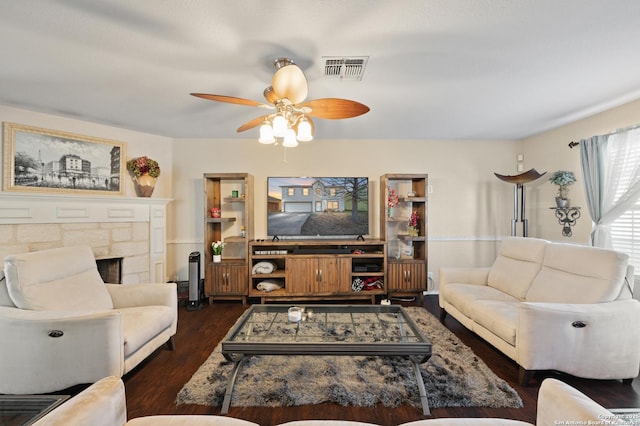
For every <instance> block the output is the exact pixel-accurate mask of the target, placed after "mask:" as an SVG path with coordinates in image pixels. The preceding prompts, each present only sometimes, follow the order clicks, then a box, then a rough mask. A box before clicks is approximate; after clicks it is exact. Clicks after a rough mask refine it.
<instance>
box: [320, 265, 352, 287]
mask: <svg viewBox="0 0 640 426" xmlns="http://www.w3.org/2000/svg"><path fill="white" fill-rule="evenodd" d="M318 271H319V274H318V275H319V277H318V278H319V279H318V283H317V292H318V293H324V294H327V293H330V294H345V293H351V259H347V258H342V257H336V256H331V257H321V258H319V259H318Z"/></svg>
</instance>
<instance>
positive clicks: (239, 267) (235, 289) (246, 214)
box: [203, 173, 253, 303]
mask: <svg viewBox="0 0 640 426" xmlns="http://www.w3.org/2000/svg"><path fill="white" fill-rule="evenodd" d="M203 186H204V208H205V211H204V252H203V254H204V256H203V258H204V265H205V269H204V270H205V286H204V287H205V296H206V297H208V298H209V301H210V302H211V301H212V300H213V299H214V298H216V299H240V300H242V302H243V303H246V298H247V295H248V288H247V280H248V272H247V271H248V253H249V241H251V240H252V239H253V176H252V175H250V174H248V173H205V174H204V175H203ZM233 193H236V194H237V196H236V197H234V196H232V195H231V194H233ZM214 208H215V209H220V217H213V212H212V209H214ZM243 227H244V236H242V228H243ZM216 241H222V242H223V243H224V250H223V252H222V261H221V262H219V263H216V262H213V256H212V254H213V253H212V251H211V243H213V242H216Z"/></svg>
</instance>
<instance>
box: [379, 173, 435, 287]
mask: <svg viewBox="0 0 640 426" xmlns="http://www.w3.org/2000/svg"><path fill="white" fill-rule="evenodd" d="M427 188H428V175H426V174H385V175H382V176H381V177H380V238H381V239H383V240H385V241H386V245H387V264H388V266H387V291H388V294H389V295H390V296H394V295H395V296H405V295H416V294H418V295H419V296H420V297H421V296H422V292H423V291H425V290H427V260H428V245H427V223H428V222H427V212H428V210H427V207H428V203H427ZM391 190H393V191H395V194H396V195H397V196H398V203H397V205H395V206H393V208H392V210H391V211H390V208H389V205H388V204H389V201H388V200H389V195H390V192H391ZM414 212H415V214H417V215H418V223H417V225H418V226H417V234H415V233H414V234H413V235H411V234H410V233H409V221H410V218H411V214H412V213H414Z"/></svg>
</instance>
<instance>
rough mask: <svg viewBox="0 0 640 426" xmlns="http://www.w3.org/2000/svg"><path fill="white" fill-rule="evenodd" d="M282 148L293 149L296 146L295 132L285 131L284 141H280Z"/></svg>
mask: <svg viewBox="0 0 640 426" xmlns="http://www.w3.org/2000/svg"><path fill="white" fill-rule="evenodd" d="M282 146H285V147H287V148H294V147H296V146H298V141H297V140H296V132H295V131H294V130H293V129H291V128H289V129H287V131H286V133H285V135H284V140H283V141H282Z"/></svg>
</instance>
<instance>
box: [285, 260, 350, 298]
mask: <svg viewBox="0 0 640 426" xmlns="http://www.w3.org/2000/svg"><path fill="white" fill-rule="evenodd" d="M350 272H351V260H350V259H347V258H340V257H337V256H318V257H313V258H299V257H290V258H289V259H288V260H287V293H288V294H304V295H314V294H324V295H328V294H339V293H345V292H347V290H346V289H347V288H348V289H349V290H350V288H351V287H350V283H349V280H350Z"/></svg>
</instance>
